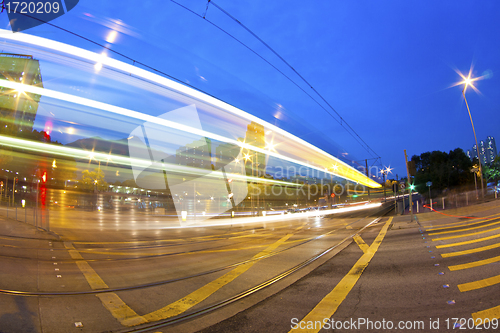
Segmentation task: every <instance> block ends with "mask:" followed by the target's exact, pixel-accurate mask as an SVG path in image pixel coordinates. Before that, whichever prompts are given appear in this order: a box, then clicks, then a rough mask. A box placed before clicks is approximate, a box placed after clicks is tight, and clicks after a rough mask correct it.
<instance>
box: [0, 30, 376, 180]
mask: <svg viewBox="0 0 500 333" xmlns="http://www.w3.org/2000/svg"><path fill="white" fill-rule="evenodd" d="M0 34H1V37H2V38H4V39H8V40H12V41H15V42H21V43H26V44H31V45H35V46H37V47H43V48H45V49H50V50H52V51H54V52H57V53H65V54H68V55H71V56H73V57H76V58H80V59H85V60H87V61H90V62H93V63H102V64H103V65H105V66H107V67H110V68H114V69H116V70H118V71H121V72H124V73H127V74H133V75H134V76H137V77H139V78H142V79H145V80H148V81H150V82H153V83H155V84H159V85H162V86H164V87H166V88H168V89H170V90H171V91H174V92H177V93H180V94H182V95H184V96H188V97H190V98H194V99H196V100H199V101H201V102H204V103H206V104H209V105H212V106H214V107H216V108H219V109H221V110H224V111H227V112H230V113H233V114H235V115H238V116H239V117H241V118H243V119H246V120H249V121H253V122H256V123H258V124H260V125H263V126H265V127H266V128H269V129H271V130H273V131H275V132H276V133H279V134H280V135H282V136H284V137H286V138H287V139H289V140H292V141H294V142H296V143H299V144H300V145H302V146H304V147H306V148H308V149H310V150H311V151H314V152H317V153H319V154H321V155H323V156H324V157H326V158H328V159H331V160H334V161H335V162H336V163H337V165H339V164H340V166H341V168H340V170H338V171H337V172H330V171H328V170H325V167H324V166H321V167H318V166H314V165H310V164H306V163H304V162H301V161H298V160H296V159H293V158H289V157H286V156H283V155H279V154H276V153H273V152H270V151H269V150H266V149H261V148H258V147H254V146H251V145H248V144H246V143H243V142H239V141H237V140H233V139H228V138H225V137H223V136H220V135H217V134H214V133H209V132H205V131H202V130H197V129H193V128H190V127H189V126H185V125H180V124H175V123H173V122H169V121H166V120H161V121H160V122H161V125H164V126H168V127H171V126H172V125H174V124H175V127H174V128H178V129H180V128H181V127H182V128H183V130H186V131H188V132H190V133H196V134H200V135H203V136H206V137H210V138H213V139H216V140H219V141H222V142H227V143H232V144H235V145H237V146H240V147H242V148H246V149H249V150H253V151H257V152H260V153H263V154H266V155H270V156H274V157H277V158H279V159H282V160H286V161H289V162H292V163H296V164H299V165H302V166H306V167H308V168H312V169H315V170H318V171H321V172H324V173H326V174H331V175H333V176H338V177H341V178H344V179H347V180H351V181H354V182H357V183H359V184H361V185H364V186H368V187H371V188H380V187H381V185H380V184H379V183H377V182H375V181H373V180H372V179H370V178H368V177H366V176H365V175H364V174H363V173H361V172H360V171H358V170H356V169H354V168H353V167H351V166H349V165H348V164H347V163H345V162H343V161H341V160H340V159H338V158H336V157H334V156H332V155H330V154H328V153H327V152H325V151H323V150H321V149H320V148H318V147H316V146H314V145H312V144H310V143H308V142H306V141H304V140H302V139H300V138H298V137H296V136H294V135H293V134H291V133H288V132H286V131H284V130H283V129H281V128H279V127H277V126H274V125H272V124H270V123H267V122H265V121H263V120H262V119H259V118H257V117H255V116H253V115H251V114H248V113H246V112H244V111H242V110H240V109H238V108H236V107H234V106H231V105H229V104H227V103H225V102H223V101H220V100H218V99H216V98H214V97H211V96H208V95H206V94H204V93H202V92H200V91H197V90H195V89H192V88H190V87H187V86H184V85H182V84H180V83H177V82H174V81H172V80H170V79H167V78H165V77H162V76H160V75H157V74H154V73H151V72H148V71H146V70H143V69H140V68H137V67H135V66H133V65H130V64H126V63H124V62H121V61H119V60H116V59H112V58H109V57H103V56H102V54H98V53H94V52H91V51H88V50H84V49H81V48H78V47H75V46H71V45H68V44H64V43H61V42H57V41H54V40H50V39H46V38H42V37H38V36H32V35H28V34H23V33H19V32H18V33H15V34H14V33H12V32H10V31H8V30H4V29H0ZM2 84H4V85H5V87H9V85H10V84H14V82H10V83H4V82H3V83H2ZM15 84H17V83H15ZM10 87H14V85H11V86H10ZM32 88H35V89H34V90H31V89H32ZM11 89H16V88H11ZM17 89H22V90H25V91H27V92H32V91H38V92H32V93H35V94H39V95H44V96H47V97H52V98H57V99H61V100H65V101H68V102H71V103H77V104H80V103H83V104H82V105H87V106H90V107H93V108H98V109H101V110H105V111H108V112H114V113H118V114H122V115H126V116H129V117H134V118H136V119H143V120H146V119H147V120H146V121H151V120H150V119H151V118H153V119H154V121H155V122H156V123H158V122H159V119H158V118H156V117H153V116H149V115H146V114H143V113H140V112H137V111H132V110H127V109H124V108H120V107H117V106H113V105H109V104H106V103H102V102H97V101H93V100H89V99H85V98H82V97H77V96H72V95H69V94H65V93H62V92H56V91H49V90H47V89H42V88H38V87H33V86H28V85H20V86H17ZM39 89H41V90H39ZM30 90H31V91H30ZM193 130H194V132H193Z"/></svg>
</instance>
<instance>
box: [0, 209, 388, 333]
mask: <svg viewBox="0 0 500 333" xmlns="http://www.w3.org/2000/svg"><path fill="white" fill-rule="evenodd" d="M391 210H392V207H388V208H385V209H384V210H383V213H381V214H380V215H381V216H380V217H378V218H375V219H374V220H373V221H372V222H370V223H369V224H367V225H365V226H364V227H363V228H361V229H359V230H357V231H355V232H354V233H353V234H351V235H349V236H347V237H345V238H344V239H342V240H341V241H340V242H338V243H337V244H335V245H333V246H331V247H329V248H328V249H326V250H324V251H322V252H321V253H320V254H318V255H315V256H313V257H311V258H310V259H308V260H305V261H304V262H302V263H300V264H298V265H296V266H294V267H292V268H291V269H289V270H287V271H285V272H283V273H281V274H278V275H277V276H275V277H274V278H272V279H269V280H267V281H266V282H264V283H261V284H259V285H258V286H255V287H252V288H250V289H248V290H247V291H245V292H242V293H240V294H238V295H236V296H234V297H231V298H228V299H226V300H224V301H223V302H220V303H221V304H219V303H217V304H216V305H214V306H211V307H207V308H204V309H201V310H197V311H195V312H193V313H189V314H186V315H182V316H179V317H176V318H172V319H169V320H166V321H162V322H161V323H159V324H158V325H160V326H148V327H149V328H148V330H149V329H152V328H155V327H161V326H166V325H170V324H173V323H175V322H178V321H180V320H187V319H189V318H192V316H199V315H202V314H203V313H206V312H210V311H213V310H215V309H217V308H219V307H222V306H224V305H227V304H231V303H233V302H235V301H236V300H238V299H241V298H242V297H246V296H249V295H251V294H253V293H255V292H257V291H259V290H261V289H263V288H265V287H266V286H269V285H271V284H273V283H275V282H277V281H279V280H281V279H283V278H285V277H287V276H289V275H290V274H292V273H294V272H296V271H298V270H300V269H302V268H303V267H306V266H307V265H309V264H310V263H312V262H314V261H316V260H317V259H319V258H321V257H322V256H324V255H326V254H327V253H329V252H331V251H332V250H334V249H335V248H337V247H339V246H340V245H342V244H343V243H344V242H346V241H347V240H349V239H350V238H352V237H354V236H355V235H357V234H359V233H361V232H362V231H364V230H365V229H366V228H369V227H370V226H373V225H374V224H376V223H378V222H379V221H380V220H381V219H382V218H383V216H385V215H386V214H387V213H388V212H389V211H391ZM365 218H366V217H365ZM362 219H363V218H361V219H359V220H362ZM359 220H358V221H359ZM340 229H344V227H342V228H337V229H334V230H330V231H328V232H326V233H323V234H321V235H318V236H315V237H311V238H309V239H307V240H305V241H303V242H300V243H298V244H294V245H292V246H290V247H287V248H284V249H281V250H278V251H273V252H271V253H269V254H266V255H263V256H260V257H257V258H253V259H248V260H243V261H239V262H237V263H233V264H230V265H226V266H222V267H218V268H215V269H211V270H207V271H204V272H200V273H197V274H192V275H189V276H184V277H181V278H174V279H168V280H163V281H157V282H151V283H144V284H139V285H135V286H126V287H119V288H108V289H99V290H88V291H68V292H50V291H49V292H32V291H21V290H7V289H0V293H2V294H8V295H16V296H27V297H59V296H78V295H97V294H102V293H110V292H119V291H132V290H138V289H144V288H150V287H155V286H161V285H167V284H171V283H174V282H179V281H185V280H188V279H192V278H196V277H201V276H205V275H208V274H212V273H217V272H221V271H224V270H228V269H231V268H235V267H238V266H241V265H244V264H247V263H250V262H255V261H259V260H261V259H265V258H269V257H272V256H275V255H277V254H280V253H283V252H285V251H288V250H291V249H293V248H296V247H299V246H302V245H304V244H307V243H309V242H312V241H315V240H318V239H321V238H323V237H326V236H328V235H331V234H333V233H335V232H337V231H339V230H340ZM138 259H140V258H138ZM86 261H91V260H86ZM71 262H74V260H71ZM155 324H156V323H155ZM120 332H121V331H120ZM126 332H129V331H126ZM130 332H141V331H140V330H138V331H136V330H132V331H130Z"/></svg>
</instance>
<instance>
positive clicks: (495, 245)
mask: <svg viewBox="0 0 500 333" xmlns="http://www.w3.org/2000/svg"><path fill="white" fill-rule="evenodd" d="M497 247H500V243H496V244H493V245H488V246H483V247H476V248H474V249H470V250H464V251H457V252H450V253H443V254H441V257H443V258H448V257H456V256H462V255H464V254H471V253H477V252H483V251H487V250H491V249H496V248H497Z"/></svg>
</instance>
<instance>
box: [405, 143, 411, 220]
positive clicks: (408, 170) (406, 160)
mask: <svg viewBox="0 0 500 333" xmlns="http://www.w3.org/2000/svg"><path fill="white" fill-rule="evenodd" d="M405 163H406V173H407V175H408V186H409V187H410V222H413V200H412V198H411V183H410V182H411V178H410V169H409V168H408V156H407V155H406V149H405ZM403 208H404V207H403Z"/></svg>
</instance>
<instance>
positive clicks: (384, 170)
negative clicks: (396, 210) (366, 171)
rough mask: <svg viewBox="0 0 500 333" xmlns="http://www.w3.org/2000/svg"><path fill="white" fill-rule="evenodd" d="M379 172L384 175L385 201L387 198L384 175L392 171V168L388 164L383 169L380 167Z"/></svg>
mask: <svg viewBox="0 0 500 333" xmlns="http://www.w3.org/2000/svg"><path fill="white" fill-rule="evenodd" d="M380 172H381V173H382V176H383V177H384V202H385V201H386V200H387V198H386V195H385V175H388V174H389V173H392V169H391V167H390V166H388V167H386V168H385V169H382V170H381V171H380Z"/></svg>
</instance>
